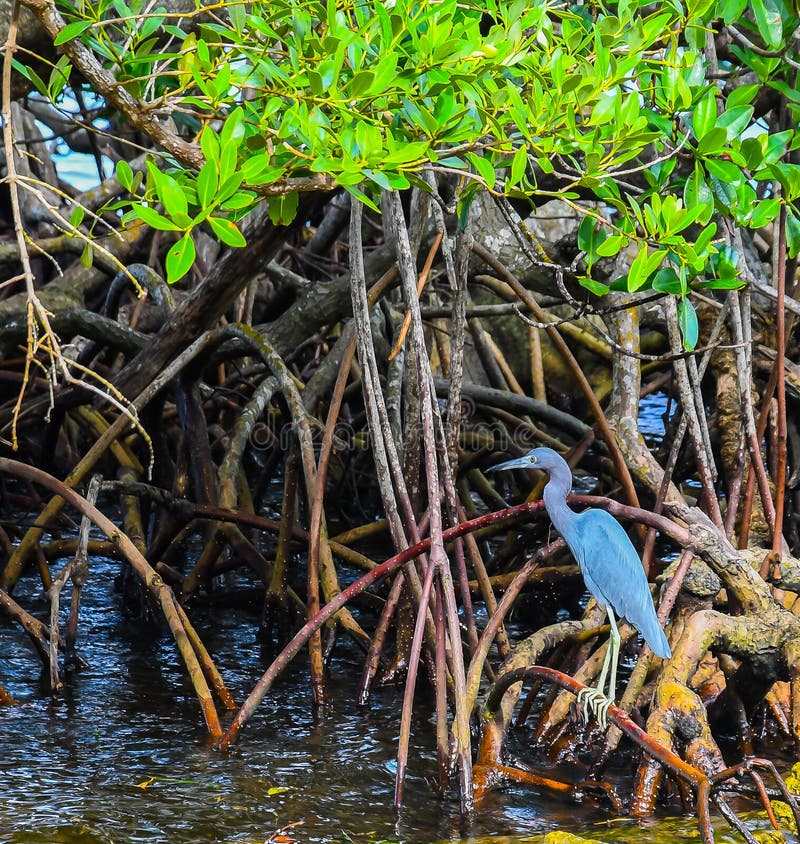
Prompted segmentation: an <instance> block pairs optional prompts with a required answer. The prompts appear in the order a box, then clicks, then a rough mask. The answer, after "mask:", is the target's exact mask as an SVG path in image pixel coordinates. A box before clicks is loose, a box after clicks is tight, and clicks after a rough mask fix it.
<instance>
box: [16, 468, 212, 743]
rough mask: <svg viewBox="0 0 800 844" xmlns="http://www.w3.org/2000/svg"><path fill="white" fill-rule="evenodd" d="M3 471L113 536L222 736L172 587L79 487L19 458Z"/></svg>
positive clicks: (207, 717)
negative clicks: (155, 604)
mask: <svg viewBox="0 0 800 844" xmlns="http://www.w3.org/2000/svg"><path fill="white" fill-rule="evenodd" d="M0 472H4V473H7V474H9V475H13V476H16V477H19V478H23V479H25V480H27V481H32V482H34V483H38V484H41V485H42V486H44V487H45V488H46V489H49V490H50V491H51V492H53V493H55V494H56V495H57V496H59V497H60V498H61V499H62V500H63V501H64V502H66V503H69V504H71V505H72V506H73V507H75V508H76V509H77V510H78V511H79V512H80V513H81V514H82V515H85V516H88V517H89V518H90V519H91V520H92V521H93V522H94V524H95V525H97V527H98V528H99V529H100V530H101V531H102V532H103V533H104V534H105V535H106V536H107V537H108V538H109V539H112V540H113V541H114V542H116V543H117V544H118V546H119V548H120V551H121V552H122V553H123V554H124V555H125V558H126V559H127V560H128V562H129V563H130V564H131V566H132V568H133V569H134V571H135V572H136V574H137V575H138V576H139V577H140V578H141V580H142V582H143V583H144V584H145V586H146V587H147V589H148V590H149V591H150V593H151V594H152V595H153V597H154V598H155V600H156V601H157V602H158V603H159V604H160V606H161V608H162V610H163V612H164V617H165V618H166V620H167V623H168V624H169V627H170V630H171V632H172V635H173V636H174V638H175V642H176V644H177V645H178V649H179V650H180V653H181V656H182V657H183V660H184V662H185V664H186V668H187V670H188V672H189V676H190V677H191V680H192V683H193V685H194V689H195V692H196V694H197V697H198V700H199V702H200V707H201V710H202V712H203V717H204V719H205V722H206V727H207V729H208V732H209V734H210V735H211V737H212V738H217V737H219V736H221V735H222V728H221V726H220V722H219V715H218V714H217V711H216V708H215V707H214V703H213V700H212V698H211V692H210V690H209V688H208V684H207V682H206V679H205V675H204V672H203V669H202V667H201V665H200V663H199V661H198V658H197V654H196V652H195V650H194V648H193V647H192V644H191V640H190V637H189V635H188V633H187V628H186V627H185V625H184V623H182V620H181V617H180V615H179V609H178V605H177V602H176V600H175V596H174V594H173V592H172V590H171V589H170V588H169V587H168V586H167V585H166V584H165V583H164V581H163V580H162V579H161V578H160V577H159V575H158V574H157V573H156V571H155V570H154V569H153V568H152V567H151V566H150V564H149V563H148V562H147V560H146V559H145V558H144V557H143V556H142V555H141V553H140V552H139V550H138V549H137V548H136V546H135V545H134V544H133V542H131V540H130V538H129V537H128V536H126V535H125V534H124V533H123V532H122V531H121V530H120V529H119V528H118V527H117V526H116V525H115V524H114V523H113V522H112V521H111V520H110V519H109V518H108V517H107V516H105V515H104V514H103V513H102V512H100V510H98V509H97V508H96V507H94V506H93V505H91V504H89V502H88V501H87V500H86V499H85V498H84V497H83V496H82V495H79V494H78V493H77V492H75V490H73V489H70V488H69V487H67V486H66V485H65V484H63V483H62V482H61V481H59V480H58V479H57V478H54V477H53V476H52V475H48V474H47V472H43V471H41V470H40V469H35V468H34V467H32V466H26V465H25V464H24V463H20V462H19V461H17V460H10V459H8V458H6V457H0ZM184 618H185V617H184ZM45 650H46V646H45Z"/></svg>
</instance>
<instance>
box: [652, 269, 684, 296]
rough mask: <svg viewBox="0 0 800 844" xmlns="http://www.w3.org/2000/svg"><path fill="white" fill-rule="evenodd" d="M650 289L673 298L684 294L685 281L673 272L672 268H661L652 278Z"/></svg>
mask: <svg viewBox="0 0 800 844" xmlns="http://www.w3.org/2000/svg"><path fill="white" fill-rule="evenodd" d="M652 287H653V290H658V292H659V293H669V294H671V295H673V296H680V295H682V294H685V293H686V281H685V279H682V278H681V276H679V275H678V273H676V272H675V269H674V268H673V267H662V268H661V269H660V270H659V271H658V272H657V273H656V274H655V275H654V276H653V283H652Z"/></svg>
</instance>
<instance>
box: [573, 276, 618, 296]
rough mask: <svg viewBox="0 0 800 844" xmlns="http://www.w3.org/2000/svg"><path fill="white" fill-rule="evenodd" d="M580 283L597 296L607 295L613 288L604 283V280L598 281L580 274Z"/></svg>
mask: <svg viewBox="0 0 800 844" xmlns="http://www.w3.org/2000/svg"><path fill="white" fill-rule="evenodd" d="M578 284H580V286H581V287H585V288H586V289H587V290H588V291H589V292H591V293H594V294H595V296H605V295H606V293H608V291H609V290H610V289H611V288H610V287H609V286H608V285H607V284H603V282H602V281H596V280H595V279H593V278H589V276H585V275H579V276H578Z"/></svg>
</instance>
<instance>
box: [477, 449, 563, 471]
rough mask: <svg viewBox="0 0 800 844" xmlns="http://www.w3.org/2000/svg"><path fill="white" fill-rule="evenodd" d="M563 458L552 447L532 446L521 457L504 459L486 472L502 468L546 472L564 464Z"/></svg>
mask: <svg viewBox="0 0 800 844" xmlns="http://www.w3.org/2000/svg"><path fill="white" fill-rule="evenodd" d="M565 465H566V463H565V461H564V458H563V457H561V455H559V454H558V453H557V452H555V451H553V449H552V448H546V447H542V448H534V449H533V450H531V451H529V452H528V453H527V454H524V455H523V456H522V457H516V458H514V459H513V460H506V462H505V463H498V465H497V466H490V467H489V468H488V469H487V470H486V471H487V472H499V471H500V470H502V469H541V470H542V471H543V472H547V473H548V474H549V473H550V472H552V471H553V470H555V469H557V468H559V467H561V466H565Z"/></svg>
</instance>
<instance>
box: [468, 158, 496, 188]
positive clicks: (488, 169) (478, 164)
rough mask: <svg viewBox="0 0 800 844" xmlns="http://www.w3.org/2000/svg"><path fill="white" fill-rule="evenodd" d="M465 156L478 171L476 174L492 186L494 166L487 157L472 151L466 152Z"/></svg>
mask: <svg viewBox="0 0 800 844" xmlns="http://www.w3.org/2000/svg"><path fill="white" fill-rule="evenodd" d="M467 158H468V159H469V160H470V162H471V164H472V166H473V167H474V168H475V170H476V171H477V172H478V175H479V176H480V177H481V178H482V179H483V180H484V182H486V184H487V185H488V186H489V187H490V188H494V180H495V175H494V167H492V163H491V162H490V161H489V159H488V158H484V157H483V156H481V155H476V154H475V153H474V152H468V153H467Z"/></svg>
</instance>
